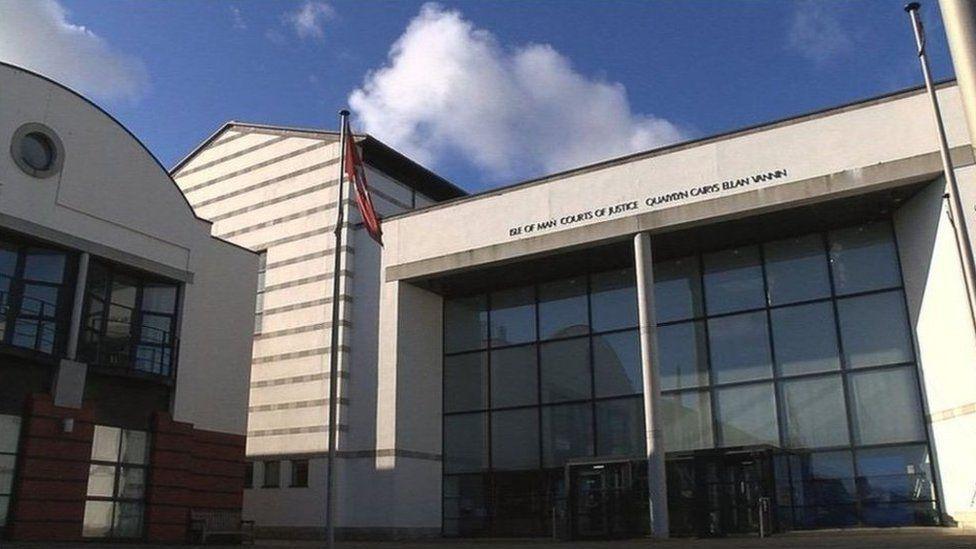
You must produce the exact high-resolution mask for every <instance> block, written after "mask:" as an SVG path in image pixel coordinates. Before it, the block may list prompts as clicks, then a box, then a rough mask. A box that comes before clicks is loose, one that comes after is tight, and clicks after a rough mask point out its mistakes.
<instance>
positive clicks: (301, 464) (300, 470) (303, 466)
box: [291, 459, 308, 488]
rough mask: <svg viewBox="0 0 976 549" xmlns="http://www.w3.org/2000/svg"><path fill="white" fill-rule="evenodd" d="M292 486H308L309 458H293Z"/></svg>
mask: <svg viewBox="0 0 976 549" xmlns="http://www.w3.org/2000/svg"><path fill="white" fill-rule="evenodd" d="M291 487H292V488H308V460H307V459H296V460H292V462H291Z"/></svg>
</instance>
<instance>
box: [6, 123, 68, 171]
mask: <svg viewBox="0 0 976 549" xmlns="http://www.w3.org/2000/svg"><path fill="white" fill-rule="evenodd" d="M10 154H11V156H13V158H14V162H15V163H16V164H17V166H19V167H20V169H21V170H23V171H24V172H25V173H27V174H28V175H32V176H34V177H49V176H51V175H54V174H56V173H58V171H60V170H61V161H62V156H63V155H64V147H63V146H62V144H61V140H60V139H59V138H58V136H57V134H55V133H54V131H53V130H51V128H48V127H47V126H45V125H43V124H36V123H31V124H24V125H23V126H21V127H20V128H18V129H17V131H16V132H14V138H13V141H12V142H11V143H10Z"/></svg>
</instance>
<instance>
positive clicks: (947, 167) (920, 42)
mask: <svg viewBox="0 0 976 549" xmlns="http://www.w3.org/2000/svg"><path fill="white" fill-rule="evenodd" d="M920 7H921V6H919V4H918V2H911V3H910V4H907V5H906V6H905V12H906V13H908V16H909V18H911V20H912V31H914V33H915V46H916V47H917V48H918V62H919V64H920V65H921V66H922V78H924V80H925V89H926V91H928V95H929V100H930V101H931V102H932V114H933V116H934V117H935V126H936V130H937V131H938V135H939V154H940V155H941V157H942V171H943V173H944V175H945V180H946V192H947V195H948V196H947V198H948V199H949V215H950V217H951V219H950V220H949V221H950V222H951V223H952V229H953V231H954V232H955V237H956V250H957V251H958V253H959V259H960V260H961V261H962V277H963V281H964V282H965V283H966V297H968V298H969V317H970V320H971V321H972V322H973V325H974V326H976V259H974V258H973V247H972V243H971V242H970V240H969V232H968V231H967V229H966V218H965V217H964V215H963V207H962V201H961V200H960V198H959V184H958V183H957V182H956V172H955V170H954V169H953V167H952V158H951V157H950V156H949V141H948V140H947V139H946V131H945V125H944V124H943V123H942V112H941V110H940V109H939V99H938V96H936V94H935V87H934V86H933V85H932V74H931V72H930V71H929V58H928V55H926V53H925V34H924V31H923V30H922V20H921V18H920V17H919V13H918V10H919V8H920Z"/></svg>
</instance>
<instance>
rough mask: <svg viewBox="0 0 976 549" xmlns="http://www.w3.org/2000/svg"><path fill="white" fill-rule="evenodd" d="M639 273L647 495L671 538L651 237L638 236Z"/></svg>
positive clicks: (658, 530)
mask: <svg viewBox="0 0 976 549" xmlns="http://www.w3.org/2000/svg"><path fill="white" fill-rule="evenodd" d="M634 266H635V270H636V272H637V311H638V320H639V322H640V347H641V373H642V377H643V381H644V430H645V444H646V449H647V496H648V503H649V507H650V514H651V517H650V518H651V535H652V536H654V537H656V538H667V537H668V536H669V527H668V487H667V477H666V476H665V470H664V432H663V431H661V411H660V406H659V403H660V401H661V384H660V381H659V379H658V369H657V320H656V319H655V316H654V261H653V258H652V256H651V236H650V235H649V234H647V233H638V234H636V235H634Z"/></svg>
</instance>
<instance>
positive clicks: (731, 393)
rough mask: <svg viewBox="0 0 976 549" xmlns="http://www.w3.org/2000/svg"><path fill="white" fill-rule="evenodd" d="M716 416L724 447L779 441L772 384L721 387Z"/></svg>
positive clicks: (716, 396) (718, 390) (716, 392)
mask: <svg viewBox="0 0 976 549" xmlns="http://www.w3.org/2000/svg"><path fill="white" fill-rule="evenodd" d="M715 415H716V421H717V423H718V428H719V437H720V438H719V440H720V441H721V446H747V445H750V444H773V445H777V444H779V431H778V428H777V423H776V402H775V397H774V396H773V384H772V383H759V384H756V385H741V386H736V387H728V388H724V389H717V390H716V391H715Z"/></svg>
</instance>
